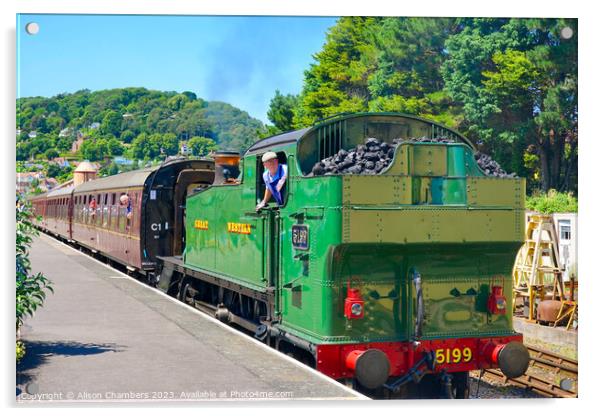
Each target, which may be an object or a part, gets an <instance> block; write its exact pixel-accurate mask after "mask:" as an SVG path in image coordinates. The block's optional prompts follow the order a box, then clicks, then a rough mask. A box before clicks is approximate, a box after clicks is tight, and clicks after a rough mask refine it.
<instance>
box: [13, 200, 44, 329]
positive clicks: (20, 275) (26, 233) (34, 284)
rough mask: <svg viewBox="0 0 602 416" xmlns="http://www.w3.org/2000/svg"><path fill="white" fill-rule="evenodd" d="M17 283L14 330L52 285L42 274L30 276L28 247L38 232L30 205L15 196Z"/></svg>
mask: <svg viewBox="0 0 602 416" xmlns="http://www.w3.org/2000/svg"><path fill="white" fill-rule="evenodd" d="M16 208H17V209H16V211H17V243H16V252H17V281H16V297H17V299H16V306H17V311H16V312H17V313H16V319H17V322H16V326H17V327H16V329H17V331H18V330H19V328H20V327H21V325H22V324H23V320H24V319H25V318H26V317H27V316H33V314H34V312H35V311H36V309H37V308H38V307H40V306H42V304H43V303H44V299H45V298H46V292H45V291H46V290H49V291H51V292H52V285H51V282H50V280H48V279H47V278H46V277H45V276H44V275H43V274H42V273H37V274H30V272H31V263H30V261H29V247H30V246H31V241H32V237H33V236H35V235H37V234H38V232H37V230H36V229H35V228H34V226H33V223H32V222H31V221H32V219H33V213H32V211H31V204H30V203H29V202H27V201H25V200H24V199H23V198H22V197H21V196H20V195H19V194H17V203H16Z"/></svg>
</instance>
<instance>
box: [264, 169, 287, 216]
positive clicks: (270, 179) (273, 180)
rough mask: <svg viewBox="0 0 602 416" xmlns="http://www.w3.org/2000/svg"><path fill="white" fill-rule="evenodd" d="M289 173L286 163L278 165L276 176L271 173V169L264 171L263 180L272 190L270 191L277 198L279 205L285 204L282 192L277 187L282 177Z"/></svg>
mask: <svg viewBox="0 0 602 416" xmlns="http://www.w3.org/2000/svg"><path fill="white" fill-rule="evenodd" d="M287 174H288V166H286V165H278V170H277V171H276V173H275V174H274V176H272V175H271V174H270V171H269V170H266V171H265V172H263V182H264V183H265V186H266V187H267V188H268V189H269V190H270V192H271V193H272V195H273V196H274V199H275V200H276V203H277V204H278V205H279V206H280V205H282V204H283V200H282V194H281V193H280V192H279V191H278V190H277V189H276V186H277V185H278V182H279V181H280V179H282V178H283V177H286V176H287Z"/></svg>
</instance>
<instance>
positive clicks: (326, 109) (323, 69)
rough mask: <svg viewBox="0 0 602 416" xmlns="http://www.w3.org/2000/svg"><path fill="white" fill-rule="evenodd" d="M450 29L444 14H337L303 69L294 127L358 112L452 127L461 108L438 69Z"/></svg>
mask: <svg viewBox="0 0 602 416" xmlns="http://www.w3.org/2000/svg"><path fill="white" fill-rule="evenodd" d="M455 30H456V24H455V20H454V19H449V18H360V17H343V18H341V19H339V20H338V21H337V24H336V25H335V26H334V27H333V28H332V29H331V30H330V31H329V34H328V37H327V41H326V44H325V45H324V48H323V49H322V50H321V51H320V52H319V53H318V54H316V56H315V59H316V63H315V64H313V65H312V66H311V67H310V69H309V70H307V71H306V72H305V80H304V85H303V91H302V92H301V95H300V97H299V99H298V105H297V106H295V107H294V108H295V110H294V113H295V116H294V118H293V120H294V125H295V127H298V128H300V127H307V126H309V125H312V124H313V123H315V122H316V121H317V120H319V119H321V118H324V117H328V116H332V115H334V114H337V113H344V112H359V111H391V112H402V113H409V114H415V115H420V116H424V117H429V118H432V119H435V120H438V121H441V122H445V123H446V124H449V125H451V126H452V127H457V126H458V125H459V124H460V121H461V119H462V117H461V113H462V111H461V109H462V107H461V105H460V103H458V102H455V101H454V100H453V99H452V98H451V97H450V96H449V94H447V93H446V92H445V91H444V90H443V88H444V81H443V79H442V77H441V74H440V68H441V65H442V63H443V62H444V61H445V59H446V58H447V52H446V49H445V40H446V39H447V38H448V37H449V36H450V34H452V33H454V32H455ZM275 98H276V97H275Z"/></svg>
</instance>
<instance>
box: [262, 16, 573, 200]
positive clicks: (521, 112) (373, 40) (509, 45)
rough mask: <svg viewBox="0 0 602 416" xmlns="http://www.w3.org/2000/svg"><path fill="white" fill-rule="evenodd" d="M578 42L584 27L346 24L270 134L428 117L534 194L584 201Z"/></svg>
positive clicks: (541, 22)
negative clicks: (324, 124)
mask: <svg viewBox="0 0 602 416" xmlns="http://www.w3.org/2000/svg"><path fill="white" fill-rule="evenodd" d="M567 28H569V29H568V30H567ZM577 35H578V25H577V20H576V19H499V18H494V19H490V18H396V17H386V18H379V17H342V18H340V19H339V20H338V21H337V23H336V24H335V25H334V26H333V27H332V28H331V29H330V30H329V32H328V34H327V38H326V43H325V44H324V46H323V48H322V50H320V51H319V52H318V53H316V54H315V55H314V61H315V62H314V63H313V64H311V65H310V67H309V68H308V69H307V70H306V71H305V75H304V82H303V89H302V91H301V92H300V94H299V95H290V94H289V95H282V94H281V93H280V91H276V93H275V95H274V97H273V99H272V101H271V103H270V108H269V110H268V118H269V120H270V121H271V122H272V123H273V125H272V126H268V129H269V131H270V132H272V133H276V132H279V131H286V130H290V129H293V128H302V127H307V126H310V125H312V124H314V123H315V122H317V121H318V120H320V119H322V118H325V117H329V116H332V115H334V114H337V113H342V112H360V111H395V112H403V113H407V114H413V115H418V116H422V117H425V118H429V119H432V120H435V121H438V122H441V123H443V124H446V125H448V126H450V127H453V128H455V129H457V130H459V131H461V132H462V133H464V134H465V135H466V136H467V137H468V138H469V139H470V140H472V141H473V143H475V144H477V145H478V146H479V150H481V151H482V152H484V153H488V154H490V155H491V156H492V157H493V158H494V159H495V160H497V161H498V162H499V163H500V164H501V166H502V168H503V169H504V170H506V171H508V172H515V173H517V174H518V175H520V176H522V177H526V178H527V186H528V191H529V193H532V192H535V191H537V190H541V191H543V192H544V193H545V192H547V191H548V190H549V189H557V190H559V191H564V192H566V191H570V192H573V193H576V192H577V128H578V123H577V115H578V113H577V42H578V36H577Z"/></svg>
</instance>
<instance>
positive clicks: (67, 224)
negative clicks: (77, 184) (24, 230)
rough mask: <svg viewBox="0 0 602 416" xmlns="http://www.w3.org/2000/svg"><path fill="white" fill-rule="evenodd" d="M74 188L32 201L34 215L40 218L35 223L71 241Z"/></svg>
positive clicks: (52, 192)
mask: <svg viewBox="0 0 602 416" xmlns="http://www.w3.org/2000/svg"><path fill="white" fill-rule="evenodd" d="M72 192H73V186H69V187H66V188H59V189H56V190H53V191H50V192H46V193H44V194H41V195H38V196H36V197H34V198H32V199H31V203H32V206H33V210H34V214H35V215H36V216H39V217H40V218H39V219H37V218H36V219H35V220H34V223H35V224H36V225H38V226H39V227H41V228H43V229H44V230H46V231H47V232H50V233H52V234H54V235H56V236H59V237H62V238H64V239H66V240H70V239H71V220H70V218H71V210H72V201H71V193H72Z"/></svg>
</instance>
